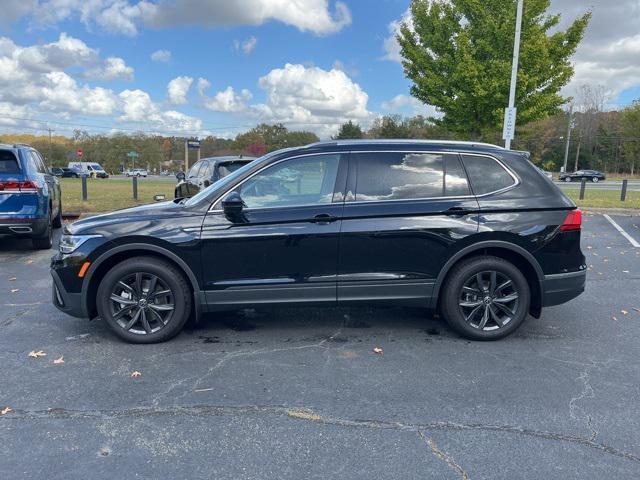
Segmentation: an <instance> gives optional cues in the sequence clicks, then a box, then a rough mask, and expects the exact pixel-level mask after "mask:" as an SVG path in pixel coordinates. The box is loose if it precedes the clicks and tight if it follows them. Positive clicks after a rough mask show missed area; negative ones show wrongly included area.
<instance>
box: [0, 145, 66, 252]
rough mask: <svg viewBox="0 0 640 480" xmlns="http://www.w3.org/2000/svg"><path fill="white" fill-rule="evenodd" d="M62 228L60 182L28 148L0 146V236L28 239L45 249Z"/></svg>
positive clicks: (34, 246)
mask: <svg viewBox="0 0 640 480" xmlns="http://www.w3.org/2000/svg"><path fill="white" fill-rule="evenodd" d="M61 226H62V198H61V194H60V182H59V181H58V179H57V178H56V177H55V176H53V175H52V174H51V172H50V170H49V169H48V168H47V166H46V165H45V162H44V160H43V159H42V156H41V155H40V153H39V152H38V151H37V150H35V149H34V148H32V147H30V146H29V145H3V144H0V235H13V236H19V237H30V238H31V241H32V243H33V248H37V249H48V248H51V245H52V243H53V229H54V228H59V227H61Z"/></svg>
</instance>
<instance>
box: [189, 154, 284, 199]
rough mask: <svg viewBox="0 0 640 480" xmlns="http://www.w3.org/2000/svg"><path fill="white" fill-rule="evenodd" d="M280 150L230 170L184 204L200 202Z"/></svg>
mask: <svg viewBox="0 0 640 480" xmlns="http://www.w3.org/2000/svg"><path fill="white" fill-rule="evenodd" d="M282 151H283V150H277V151H275V152H271V153H267V154H266V155H264V156H262V157H260V158H258V159H257V160H254V161H252V162H249V163H247V164H246V165H243V166H242V167H241V168H239V169H237V170H236V171H235V172H232V173H230V174H229V175H227V176H226V177H223V178H221V179H220V180H218V181H216V182H214V183H212V184H211V185H209V186H208V187H207V188H205V189H204V190H200V192H199V193H197V194H196V195H194V196H193V197H191V198H190V199H189V200H187V201H186V202H185V205H187V206H190V205H195V204H196V203H199V202H201V201H202V200H204V199H205V198H207V197H208V196H209V195H211V193H212V192H214V191H216V190H218V189H221V188H224V186H225V185H229V184H231V183H233V182H234V180H235V179H236V178H239V177H241V176H242V175H244V173H245V172H246V171H248V170H249V169H250V168H252V167H253V166H254V165H256V164H258V163H262V162H264V161H266V160H267V159H269V158H271V157H272V156H274V155H275V154H277V153H281V152H282Z"/></svg>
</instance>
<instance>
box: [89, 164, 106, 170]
mask: <svg viewBox="0 0 640 480" xmlns="http://www.w3.org/2000/svg"><path fill="white" fill-rule="evenodd" d="M90 166H91V167H92V168H93V169H94V170H103V168H102V167H101V166H100V165H98V164H97V163H92V164H91V165H90Z"/></svg>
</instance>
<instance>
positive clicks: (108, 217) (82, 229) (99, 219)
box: [65, 201, 201, 235]
mask: <svg viewBox="0 0 640 480" xmlns="http://www.w3.org/2000/svg"><path fill="white" fill-rule="evenodd" d="M184 215H189V216H193V215H201V213H199V212H191V211H189V210H188V209H185V207H184V205H180V204H178V203H175V202H173V201H169V202H160V203H152V204H149V205H141V206H139V207H132V208H125V209H123V210H116V211H114V212H110V213H103V214H101V215H95V216H91V217H87V218H84V219H82V220H78V221H76V222H73V223H71V224H68V225H67V226H66V227H65V231H66V232H67V233H70V234H73V235H78V234H93V233H104V231H109V230H110V228H109V227H110V226H112V225H118V226H120V225H123V224H125V223H139V222H143V223H147V224H148V223H149V222H150V221H157V220H161V219H166V218H172V217H177V216H180V217H182V216H184Z"/></svg>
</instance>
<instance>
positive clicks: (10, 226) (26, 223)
mask: <svg viewBox="0 0 640 480" xmlns="http://www.w3.org/2000/svg"><path fill="white" fill-rule="evenodd" d="M46 228H47V218H37V217H33V218H0V235H14V236H17V237H22V236H24V237H31V236H34V235H40V234H42V232H44V231H45V230H46Z"/></svg>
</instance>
